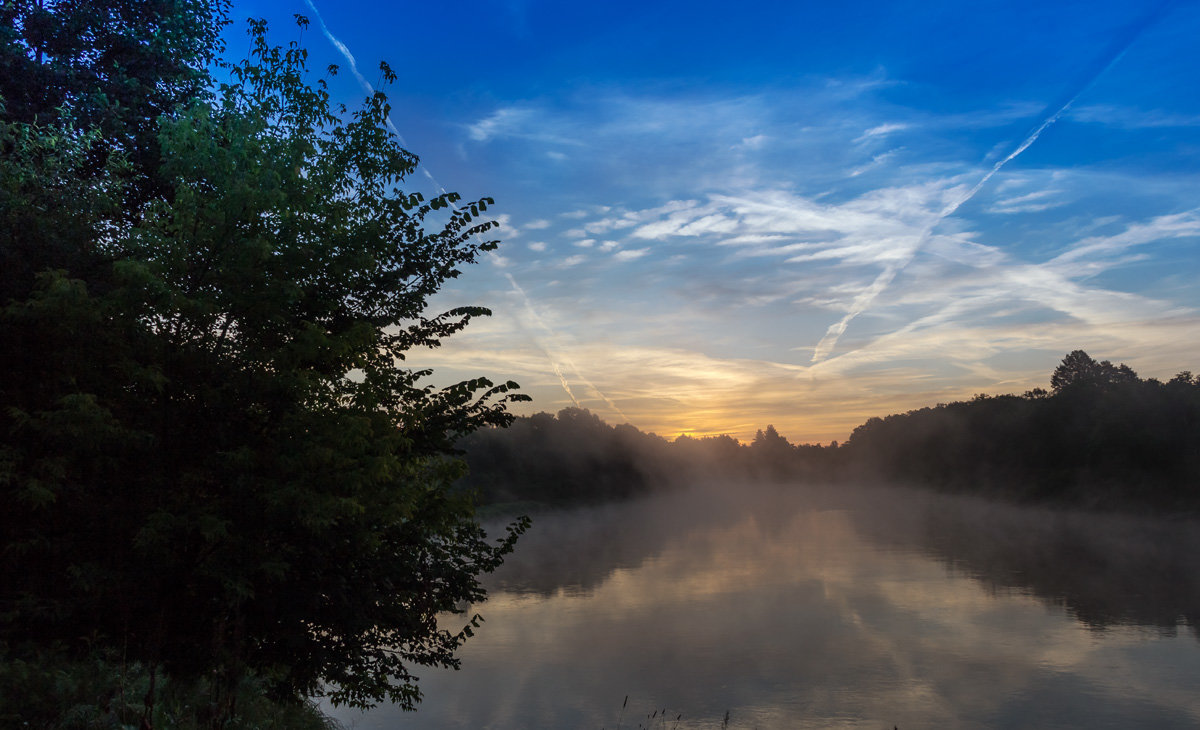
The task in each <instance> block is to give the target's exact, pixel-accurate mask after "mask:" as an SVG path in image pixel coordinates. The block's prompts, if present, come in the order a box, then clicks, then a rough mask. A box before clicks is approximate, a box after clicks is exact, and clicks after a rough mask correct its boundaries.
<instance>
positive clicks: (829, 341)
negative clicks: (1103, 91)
mask: <svg viewBox="0 0 1200 730" xmlns="http://www.w3.org/2000/svg"><path fill="white" fill-rule="evenodd" d="M1173 4H1174V3H1173V2H1170V1H1168V2H1161V3H1159V4H1158V5H1157V6H1155V7H1154V8H1152V9H1151V10H1150V11H1149V12H1147V13H1146V14H1145V15H1143V16H1142V17H1141V18H1139V19H1138V20H1137V21H1136V22H1134V23H1132V24H1131V25H1130V26H1129V27H1127V28H1126V29H1125V31H1124V32H1122V33H1121V34H1120V35H1119V36H1117V37H1116V38H1115V39H1113V41H1112V42H1111V43H1110V44H1109V45H1108V47H1107V48H1105V50H1104V53H1102V54H1100V55H1099V56H1098V57H1097V60H1096V62H1095V63H1093V64H1091V65H1090V66H1088V67H1087V68H1086V69H1085V70H1084V73H1083V75H1082V78H1081V79H1079V80H1078V81H1076V82H1075V83H1074V84H1072V85H1071V86H1069V87H1068V88H1069V89H1070V90H1071V91H1070V96H1068V97H1067V100H1066V101H1065V102H1064V101H1056V102H1054V103H1052V105H1051V106H1050V107H1049V108H1048V109H1047V111H1048V112H1050V113H1049V114H1046V115H1045V116H1044V117H1043V118H1042V121H1041V123H1040V124H1038V125H1037V127H1036V128H1034V130H1033V131H1032V132H1030V133H1029V134H1028V135H1027V136H1026V137H1025V139H1024V140H1023V141H1022V142H1021V144H1019V145H1017V148H1016V149H1014V150H1013V151H1012V152H1010V153H1008V155H1007V156H1006V157H1004V158H1003V159H1002V160H1000V161H999V162H997V163H996V164H995V165H993V166H992V169H990V170H988V171H987V173H986V174H985V175H984V176H983V177H981V178H980V179H979V181H978V182H977V183H975V185H974V186H973V187H972V188H971V189H970V190H968V191H967V192H966V193H964V194H963V195H960V196H959V197H958V198H956V199H955V200H953V201H951V202H950V203H949V204H948V205H947V206H946V207H945V208H943V209H942V211H941V212H940V213H938V215H937V217H935V218H934V219H933V221H932V222H931V223H929V224H928V225H927V226H926V227H925V228H924V229H923V230H922V231H921V235H920V236H919V237H918V239H917V243H916V245H914V246H913V248H912V249H911V250H910V251H909V252H908V254H907V255H906V256H905V257H904V258H903V259H902V260H901V261H899V262H897V263H893V264H889V265H888V266H887V267H886V268H885V269H884V270H883V271H882V272H880V274H879V276H877V277H875V280H874V281H873V282H871V285H870V286H868V287H867V288H866V289H865V290H863V291H862V292H861V293H860V294H859V295H858V296H857V297H855V298H854V301H853V302H852V303H851V304H850V311H848V312H846V314H845V316H843V317H842V318H841V319H840V320H838V321H837V322H835V323H833V324H832V325H830V326H829V329H828V330H826V331H825V336H824V337H822V338H821V341H820V342H818V343H817V346H816V347H815V348H814V349H813V356H812V363H813V364H816V363H819V362H822V361H823V360H825V359H826V358H827V357H829V354H830V353H831V352H833V348H834V347H836V346H837V342H838V339H839V338H840V337H841V336H842V334H844V333H845V331H846V328H847V327H849V326H850V322H852V321H853V320H854V318H855V317H857V316H858V315H860V314H862V313H863V312H865V311H867V309H868V308H870V306H871V305H872V304H873V303H874V301H875V299H876V298H877V297H878V296H879V295H880V294H882V293H883V292H884V290H886V289H887V288H888V286H890V285H891V283H892V281H894V280H895V278H896V276H897V274H899V273H900V272H901V271H903V270H904V269H905V267H907V266H908V265H909V264H910V263H911V262H912V260H913V258H915V257H916V255H917V252H918V251H920V249H921V248H922V246H924V245H925V243H926V242H927V241H928V240H929V237H930V235H931V234H932V233H933V230H934V229H935V228H936V227H937V226H938V224H939V223H941V222H942V221H943V220H945V219H946V218H948V217H950V216H951V215H953V214H954V212H955V211H957V210H958V209H959V208H961V207H962V206H963V205H964V204H965V203H966V202H967V201H969V200H970V199H971V198H974V197H975V195H976V194H977V193H979V191H980V189H982V188H983V186H984V185H986V184H987V182H988V181H989V180H991V179H992V177H993V176H995V174H996V173H998V172H1000V170H1001V168H1003V167H1004V166H1005V165H1007V164H1008V163H1010V162H1012V161H1013V160H1015V159H1016V158H1017V157H1018V156H1019V155H1020V154H1021V153H1022V152H1024V151H1025V150H1027V149H1029V147H1030V145H1032V144H1033V143H1034V142H1036V141H1037V139H1038V137H1040V136H1041V135H1042V132H1045V131H1046V130H1047V129H1049V128H1050V126H1051V125H1053V124H1054V123H1055V122H1057V121H1058V120H1059V118H1060V117H1062V115H1063V114H1064V113H1066V111H1067V110H1068V109H1070V108H1071V105H1072V104H1074V103H1075V102H1076V101H1077V100H1078V99H1079V97H1081V96H1083V95H1084V93H1086V92H1087V91H1088V90H1089V89H1091V88H1092V86H1093V85H1094V84H1095V83H1096V81H1097V80H1099V79H1100V77H1101V76H1103V75H1104V74H1105V72H1107V71H1108V70H1109V69H1110V68H1112V67H1113V66H1115V65H1116V64H1117V62H1118V61H1120V60H1121V58H1122V57H1123V56H1124V55H1125V53H1126V51H1128V50H1129V48H1130V46H1132V45H1133V43H1134V41H1136V40H1137V39H1138V37H1139V36H1141V35H1142V33H1143V32H1145V30H1146V29H1147V28H1148V27H1150V25H1152V24H1153V23H1154V22H1155V21H1157V20H1158V19H1159V18H1161V17H1162V16H1163V15H1165V14H1166V12H1167V10H1168V9H1169V8H1170V6H1171V5H1173ZM1059 98H1060V99H1061V98H1062V97H1059Z"/></svg>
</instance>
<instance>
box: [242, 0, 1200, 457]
mask: <svg viewBox="0 0 1200 730" xmlns="http://www.w3.org/2000/svg"><path fill="white" fill-rule="evenodd" d="M312 2H313V3H314V4H315V8H316V9H317V10H318V11H319V14H320V19H321V20H322V21H323V22H324V27H325V29H326V30H327V33H328V35H326V34H323V33H322V31H321V26H320V24H319V23H318V22H317V14H316V13H314V11H313V7H310V5H309V3H308V2H307V0H295V1H292V0H253V1H250V0H247V1H245V2H235V4H234V6H233V12H232V15H233V17H235V18H237V19H239V22H238V23H237V25H236V26H235V27H234V28H233V29H231V31H230V35H229V37H230V39H231V40H230V44H229V50H230V54H231V55H237V54H238V53H241V52H242V48H243V47H244V41H243V38H244V36H243V35H242V34H243V32H244V29H245V24H244V22H241V21H242V20H243V19H244V18H246V17H250V16H252V17H264V18H267V19H268V21H269V22H270V24H271V28H272V38H273V39H274V40H275V41H276V42H279V43H285V42H288V41H291V40H295V39H297V38H298V37H300V36H301V34H300V33H299V31H298V30H297V29H296V28H295V26H294V25H293V24H292V22H291V16H292V14H293V13H301V14H304V15H307V16H309V17H310V18H312V19H313V21H314V22H313V24H312V26H311V27H310V28H309V29H308V30H307V31H305V33H304V34H303V37H302V38H301V40H302V42H303V43H304V44H305V45H306V46H308V47H309V49H310V51H311V54H312V56H311V60H312V62H313V66H314V68H317V69H323V68H324V67H325V66H326V65H327V64H329V63H337V64H339V65H340V66H341V67H342V69H343V71H342V73H341V74H339V76H338V77H337V79H336V80H335V82H334V88H333V93H334V95H335V96H337V97H338V98H340V99H343V100H345V101H347V102H348V103H353V101H354V100H355V99H358V98H360V97H361V96H362V93H363V90H362V88H361V87H360V84H359V82H358V81H357V80H356V79H355V76H354V74H352V73H350V68H349V63H348V61H347V59H346V58H345V57H344V55H343V54H342V52H340V51H339V50H338V49H337V48H336V47H335V46H334V44H333V43H332V42H331V41H330V38H329V36H330V35H331V36H333V37H334V38H336V39H338V40H339V41H340V42H341V43H342V44H344V47H345V48H346V49H347V50H348V52H350V53H351V54H353V56H354V57H355V59H356V60H357V64H358V68H359V70H360V71H361V72H362V76H363V78H364V79H365V81H366V82H367V83H369V84H378V83H380V74H379V72H378V63H379V61H380V60H386V61H387V62H388V63H390V64H391V66H392V68H393V69H394V70H395V71H396V73H397V75H398V77H399V79H398V81H397V82H396V83H395V84H393V85H391V86H390V87H388V88H387V91H388V93H389V96H390V98H391V99H392V102H393V106H394V111H393V115H392V121H393V122H394V124H395V125H396V129H397V130H398V131H399V132H400V134H401V135H402V136H403V139H404V142H405V144H406V145H407V147H408V148H409V149H410V150H411V151H413V152H415V153H416V154H418V155H419V156H420V157H421V160H422V163H423V167H424V169H425V171H427V172H428V173H430V175H431V176H432V178H429V177H426V176H423V175H420V176H418V177H416V178H414V180H413V184H414V186H415V187H417V188H420V189H424V190H427V191H432V190H435V189H436V186H437V185H444V186H445V187H446V188H448V189H450V190H456V191H458V192H460V193H462V194H463V195H464V197H467V198H474V197H480V196H485V195H486V196H491V197H493V198H495V199H496V202H497V207H496V208H495V209H494V211H495V212H496V214H497V215H498V216H499V218H500V221H501V223H502V227H501V228H500V230H499V233H498V237H499V238H500V239H501V241H502V244H501V248H500V249H499V251H498V252H497V253H496V254H495V255H492V256H490V257H489V258H488V259H487V260H486V261H484V262H482V263H481V264H480V265H478V266H476V267H474V268H473V269H471V270H468V271H467V272H466V273H465V274H464V275H463V277H461V278H460V279H458V280H457V281H455V282H454V283H453V285H452V286H449V287H447V288H446V289H445V290H444V291H443V292H442V294H440V295H439V297H438V298H437V299H436V301H435V302H434V306H436V307H449V306H455V305H458V304H464V303H471V304H483V305H486V306H489V307H491V308H492V309H493V311H494V316H493V317H491V318H490V319H488V320H486V321H480V322H477V323H476V324H473V325H472V327H471V328H469V330H468V331H466V332H464V333H462V334H461V335H458V336H456V337H455V338H452V339H451V340H448V341H447V342H446V345H445V346H444V347H442V348H440V349H438V350H434V351H430V352H427V353H419V354H416V355H414V357H413V359H412V360H411V362H412V363H414V364H418V365H421V366H425V365H428V366H430V367H433V368H435V371H436V372H437V373H438V375H437V378H438V379H440V380H442V381H449V380H453V379H456V378H461V377H473V376H477V375H487V376H489V377H492V378H494V379H508V378H512V379H515V380H517V381H518V382H520V383H521V385H522V386H523V387H524V389H525V391H526V392H528V393H530V394H531V395H532V396H533V397H534V399H535V401H534V403H533V404H532V407H531V409H532V410H548V411H555V410H558V409H559V408H562V407H564V406H568V405H572V404H573V403H577V404H579V405H582V406H584V407H587V408H590V409H591V410H593V411H595V412H596V413H598V414H599V415H600V416H601V417H603V418H605V419H606V420H608V421H609V422H613V423H617V422H630V423H632V424H634V425H636V426H638V427H639V428H642V429H643V430H650V431H654V432H657V433H659V434H662V435H665V436H668V437H673V436H675V435H676V434H679V433H682V432H688V433H693V434H708V433H730V434H733V435H735V436H738V437H740V438H743V439H745V438H748V437H749V436H751V435H752V434H753V432H754V430H755V429H757V428H761V427H764V426H765V425H766V424H768V423H771V424H774V425H775V426H776V427H777V428H778V429H779V431H780V432H781V433H783V434H784V435H785V436H787V437H789V438H790V439H791V440H793V441H829V440H831V439H839V440H841V439H844V438H845V437H846V435H848V433H849V431H850V430H851V429H852V428H853V427H854V426H855V425H857V424H859V423H861V422H862V421H864V420H865V419H866V418H867V417H869V416H873V415H885V414H887V413H891V412H897V411H903V410H908V409H910V408H917V407H921V406H925V405H932V404H935V403H938V402H946V401H950V400H956V399H961V398H969V397H970V396H972V395H973V394H975V393H1007V392H1018V393H1019V392H1023V391H1024V390H1027V389H1028V388H1031V387H1036V386H1046V384H1047V382H1048V380H1049V374H1050V372H1051V371H1052V370H1053V368H1054V367H1055V365H1056V364H1057V363H1058V361H1059V360H1060V359H1061V358H1062V356H1063V355H1064V354H1065V353H1066V352H1068V351H1070V350H1073V349H1077V348H1082V349H1085V350H1087V351H1088V352H1089V353H1091V354H1092V355H1093V356H1096V357H1097V358H1102V359H1111V360H1113V361H1123V362H1127V363H1129V364H1130V365H1131V366H1132V367H1134V368H1135V369H1136V370H1138V371H1139V373H1140V374H1141V375H1143V376H1144V377H1146V376H1156V377H1160V378H1166V377H1170V376H1171V375H1173V374H1174V373H1175V372H1178V371H1180V370H1184V369H1191V370H1196V371H1200V357H1198V355H1200V294H1198V289H1197V287H1196V286H1195V282H1196V281H1197V274H1200V256H1197V253H1200V246H1198V245H1200V52H1197V51H1196V50H1195V48H1196V38H1200V3H1197V2H1182V1H1180V2H1173V3H1161V4H1155V3H1146V2H1086V3H1085V2H1054V3H1045V2H1039V3H1032V2H1029V3H1026V2H1011V1H1010V2H971V3H962V2H960V3H948V2H936V1H926V2H892V3H881V2H843V3H836V4H830V3H820V4H818V3H804V2H793V3H772V2H760V3H756V4H754V5H753V6H752V7H749V8H738V9H736V10H735V9H734V8H733V6H731V5H729V4H728V3H713V2H689V3H680V2H657V3H656V2H639V3H631V2H630V3H627V2H607V3H597V4H589V3H567V2H538V1H535V0H506V1H498V2H472V1H465V2H458V3H453V4H450V3H411V2H390V3H378V4H377V3H368V2H358V1H357V0H340V2H337V3H333V2H329V1H328V0H312Z"/></svg>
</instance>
